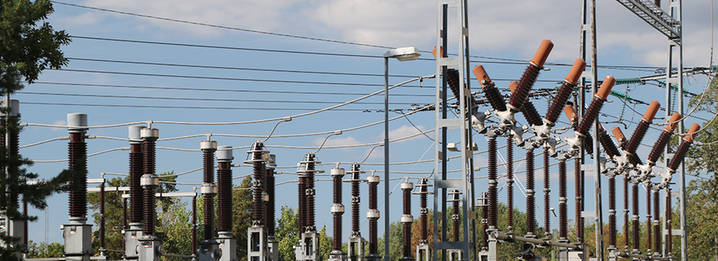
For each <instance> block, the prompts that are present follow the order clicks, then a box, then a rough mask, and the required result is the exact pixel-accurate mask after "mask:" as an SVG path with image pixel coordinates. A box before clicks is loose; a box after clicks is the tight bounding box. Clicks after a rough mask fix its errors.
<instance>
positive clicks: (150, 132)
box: [139, 128, 162, 261]
mask: <svg viewBox="0 0 718 261" xmlns="http://www.w3.org/2000/svg"><path fill="white" fill-rule="evenodd" d="M159 134H160V132H159V130H157V129H153V128H144V129H141V130H140V136H141V138H142V140H143V141H144V144H143V154H144V155H143V156H144V160H143V164H144V168H143V170H144V173H145V174H144V175H142V177H141V178H140V186H142V189H143V192H144V197H145V198H144V202H143V203H144V217H143V221H144V227H143V228H142V239H140V241H141V242H140V244H141V245H142V246H141V248H140V249H139V251H140V253H139V259H140V260H142V261H154V260H160V258H161V256H162V242H161V241H160V240H159V238H158V237H157V236H156V235H155V219H156V218H157V217H156V216H157V213H156V205H155V190H156V189H157V187H158V186H159V184H160V181H159V178H158V177H157V174H156V170H155V141H157V139H158V138H159V136H160V135H159Z"/></svg>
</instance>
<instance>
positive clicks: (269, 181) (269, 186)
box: [264, 168, 275, 236]
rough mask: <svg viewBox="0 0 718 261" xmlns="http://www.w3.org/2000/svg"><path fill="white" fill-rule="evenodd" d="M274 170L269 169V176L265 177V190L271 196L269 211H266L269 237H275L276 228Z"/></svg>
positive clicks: (268, 205) (268, 202)
mask: <svg viewBox="0 0 718 261" xmlns="http://www.w3.org/2000/svg"><path fill="white" fill-rule="evenodd" d="M274 180H275V178H274V169H270V168H267V176H266V177H265V181H266V182H265V183H264V185H265V186H264V190H265V191H267V195H268V196H269V201H267V209H266V211H265V216H266V217H267V218H266V221H265V222H264V224H265V227H267V235H268V236H274V227H275V221H274V219H275V212H274V209H275V200H274V195H275V190H274Z"/></svg>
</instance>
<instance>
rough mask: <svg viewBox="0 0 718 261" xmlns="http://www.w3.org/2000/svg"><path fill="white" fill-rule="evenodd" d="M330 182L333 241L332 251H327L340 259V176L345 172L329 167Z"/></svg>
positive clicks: (342, 210)
mask: <svg viewBox="0 0 718 261" xmlns="http://www.w3.org/2000/svg"><path fill="white" fill-rule="evenodd" d="M330 172H331V176H332V183H333V184H334V194H333V199H334V204H332V206H331V208H330V212H331V213H332V216H333V217H334V220H333V221H334V226H333V228H332V230H333V232H334V242H333V244H332V252H331V253H329V255H330V256H331V257H330V258H332V259H335V258H336V259H338V260H342V259H343V258H344V252H343V251H342V215H344V205H342V178H344V175H345V172H344V169H343V168H332V169H331V171H330Z"/></svg>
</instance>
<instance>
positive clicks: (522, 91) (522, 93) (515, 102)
mask: <svg viewBox="0 0 718 261" xmlns="http://www.w3.org/2000/svg"><path fill="white" fill-rule="evenodd" d="M552 48H553V43H551V41H549V40H543V41H542V42H541V46H540V47H539V50H538V51H537V52H536V54H535V55H534V58H533V59H531V63H530V64H529V66H527V67H526V70H525V71H524V73H523V75H521V79H520V80H519V84H518V86H517V88H516V92H514V94H512V95H511V99H510V100H509V105H510V107H511V109H512V110H515V111H517V112H518V111H521V108H522V107H523V105H524V102H525V101H526V99H527V98H528V96H529V92H530V91H531V87H532V86H533V85H534V82H536V78H537V77H538V75H539V72H541V69H543V64H544V62H546V58H548V54H549V53H550V52H551V49H552Z"/></svg>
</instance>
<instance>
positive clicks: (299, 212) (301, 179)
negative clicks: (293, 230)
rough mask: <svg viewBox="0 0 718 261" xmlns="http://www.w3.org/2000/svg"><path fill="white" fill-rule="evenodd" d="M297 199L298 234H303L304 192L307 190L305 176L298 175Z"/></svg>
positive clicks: (304, 216) (304, 215) (305, 221)
mask: <svg viewBox="0 0 718 261" xmlns="http://www.w3.org/2000/svg"><path fill="white" fill-rule="evenodd" d="M297 190H298V191H297V198H298V199H299V206H298V207H297V215H298V216H299V217H298V218H299V220H298V221H299V224H298V225H299V233H304V227H305V226H306V225H307V218H306V211H305V210H304V209H305V207H306V204H307V203H306V197H305V194H306V190H307V176H306V175H304V174H299V185H298V186H297Z"/></svg>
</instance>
